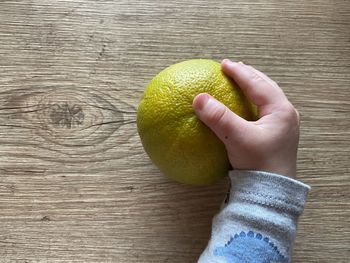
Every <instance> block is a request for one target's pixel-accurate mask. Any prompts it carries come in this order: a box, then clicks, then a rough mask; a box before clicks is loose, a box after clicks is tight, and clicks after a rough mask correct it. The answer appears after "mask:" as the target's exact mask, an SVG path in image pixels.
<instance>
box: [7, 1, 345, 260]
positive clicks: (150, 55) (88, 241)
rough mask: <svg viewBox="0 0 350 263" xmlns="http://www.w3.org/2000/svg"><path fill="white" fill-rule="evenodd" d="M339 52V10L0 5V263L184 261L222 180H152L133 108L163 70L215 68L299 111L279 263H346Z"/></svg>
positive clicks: (325, 4) (201, 243) (335, 4)
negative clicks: (227, 69) (243, 70)
mask: <svg viewBox="0 0 350 263" xmlns="http://www.w3.org/2000/svg"><path fill="white" fill-rule="evenodd" d="M349 54H350V4H349V2H348V1H347V0H333V1H326V0H309V1H301V0H297V1H274V0H261V1H260V0H259V1H254V2H253V1H242V0H238V1H229V0H223V1H219V2H217V1H211V0H202V1H199V0H192V1H184V0H176V1H168V0H163V1H151V0H149V1H148V0H143V1H127V0H121V1H107V0H103V1H102V0H101V1H88V0H78V1H68V0H53V1H44V0H30V1H29V0H28V1H26V0H22V1H15V0H11V1H10V0H5V1H4V0H2V1H1V2H0V262H152V263H157V262H182V263H183V262H195V261H196V259H197V257H198V255H199V254H200V252H201V251H202V250H203V248H204V247H205V245H206V242H207V240H208V238H209V233H210V224H211V219H212V216H213V215H214V214H215V213H216V212H217V211H218V208H219V206H220V204H221V200H222V198H223V196H224V193H225V191H226V190H227V182H226V181H222V182H220V183H218V184H216V185H213V186H207V187H199V188H193V187H188V186H183V185H179V184H177V183H174V182H170V181H168V180H167V179H166V178H164V177H163V176H162V175H161V174H160V173H159V171H158V170H157V169H156V168H155V167H154V166H153V165H152V164H151V162H150V160H149V159H148V158H147V156H146V154H145V153H144V151H143V148H142V146H141V144H140V141H139V138H138V136H137V132H136V125H135V116H136V108H137V104H138V101H139V99H140V96H141V94H142V92H143V89H144V87H145V85H146V84H147V82H148V81H149V80H150V79H151V78H152V76H153V75H154V74H156V73H157V72H159V71H160V70H161V69H163V68H164V67H166V66H168V65H170V64H173V63H175V62H178V61H181V60H185V59H189V58H211V59H216V60H220V59H222V58H225V57H229V58H232V59H235V60H242V61H245V62H246V63H249V64H252V65H254V66H256V67H257V68H259V69H261V70H262V71H264V72H266V73H267V74H268V75H270V76H271V77H272V78H273V79H275V80H276V81H277V82H278V83H279V84H280V85H281V86H282V87H283V89H284V90H285V92H286V93H287V95H288V97H289V98H290V100H291V101H292V102H293V104H294V105H295V106H296V107H297V108H298V110H299V111H300V113H301V117H302V128H301V141H300V151H299V163H298V164H299V179H301V180H303V181H304V182H306V183H308V184H311V186H312V187H313V188H312V191H311V194H310V198H309V201H308V204H307V207H306V210H305V213H304V215H303V216H302V218H301V220H300V223H299V232H298V237H297V241H296V245H295V252H294V261H293V262H344V263H345V262H348V260H349V258H350V249H349V248H350V220H349V218H350V201H349V200H350V193H349V192H350V191H349V189H350V179H349V176H350V158H349V157H350V132H349V129H350V121H349V116H350V91H349V87H350V55H349Z"/></svg>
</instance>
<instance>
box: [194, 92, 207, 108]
mask: <svg viewBox="0 0 350 263" xmlns="http://www.w3.org/2000/svg"><path fill="white" fill-rule="evenodd" d="M209 100H210V96H209V95H208V94H206V93H201V94H199V95H197V96H196V97H195V99H194V103H193V107H194V109H195V110H196V111H202V110H203V109H204V107H205V106H206V104H207V103H208V101H209Z"/></svg>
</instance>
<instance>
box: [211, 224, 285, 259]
mask: <svg viewBox="0 0 350 263" xmlns="http://www.w3.org/2000/svg"><path fill="white" fill-rule="evenodd" d="M214 255H215V256H218V257H224V258H225V259H226V263H242V262H250V263H286V262H288V261H289V260H288V257H286V256H284V255H282V253H281V252H280V251H279V250H278V248H277V246H275V245H274V243H273V242H271V241H270V239H269V238H268V237H263V235H261V234H260V233H257V234H255V233H254V232H253V231H249V232H248V233H245V232H244V231H242V232H241V233H239V234H235V235H234V236H233V237H231V238H230V240H229V241H228V242H227V243H226V244H225V246H223V247H217V248H216V249H215V250H214Z"/></svg>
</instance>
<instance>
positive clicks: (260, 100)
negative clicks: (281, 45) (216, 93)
mask: <svg viewBox="0 0 350 263" xmlns="http://www.w3.org/2000/svg"><path fill="white" fill-rule="evenodd" d="M221 66H222V70H223V71H224V72H225V73H226V75H228V76H229V77H231V78H232V79H233V80H234V81H235V82H236V83H237V84H238V86H239V87H240V88H241V90H242V91H243V93H244V94H245V95H246V96H247V97H248V98H249V99H250V100H251V101H252V102H253V103H254V104H255V105H256V106H257V107H258V111H259V119H258V120H257V121H246V120H244V119H243V118H241V117H239V116H238V115H236V114H235V113H233V112H232V111H231V110H229V109H228V108H227V107H226V106H225V105H223V104H222V103H220V102H219V101H217V100H215V99H214V98H213V97H211V96H210V95H208V94H206V93H201V94H199V95H197V96H196V97H195V98H194V100H193V105H192V106H193V108H194V110H195V112H196V114H197V116H198V117H199V118H200V119H201V120H202V121H203V122H204V123H205V124H206V125H207V126H208V127H209V128H210V129H211V130H212V131H213V132H214V133H215V134H216V135H217V136H218V137H219V138H220V140H221V141H222V142H223V143H224V144H225V146H226V150H227V154H228V158H229V160H230V162H231V165H232V167H233V168H234V169H239V170H259V171H266V172H272V173H278V174H281V175H285V176H289V177H291V178H295V176H296V160H297V149H298V142H299V114H298V112H297V111H296V110H295V108H294V107H293V105H292V104H291V103H290V102H289V101H288V99H287V98H286V96H285V94H284V93H283V91H282V89H281V88H280V87H279V86H278V85H277V84H276V82H274V81H273V80H271V79H270V78H269V77H267V76H266V75H265V74H264V73H262V72H260V71H258V70H256V69H254V68H253V67H251V66H248V65H244V64H243V63H242V62H239V63H236V62H232V61H230V60H227V59H225V60H223V61H222V63H221Z"/></svg>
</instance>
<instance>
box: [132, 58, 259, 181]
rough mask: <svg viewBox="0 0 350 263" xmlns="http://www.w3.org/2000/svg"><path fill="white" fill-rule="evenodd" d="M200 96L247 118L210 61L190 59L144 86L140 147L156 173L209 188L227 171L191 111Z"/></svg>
mask: <svg viewBox="0 0 350 263" xmlns="http://www.w3.org/2000/svg"><path fill="white" fill-rule="evenodd" d="M203 92H206V93H208V94H210V95H211V96H213V97H214V98H216V99H217V100H219V101H221V102H222V103H224V104H225V105H226V106H228V107H229V108H230V109H231V110H232V111H233V112H235V113H236V114H238V115H240V116H241V117H243V118H245V119H247V120H255V119H256V117H257V116H256V110H255V108H254V106H253V105H252V104H251V103H250V102H249V101H248V100H247V99H246V98H245V97H244V95H243V93H242V92H241V91H240V90H239V88H237V87H236V86H235V84H234V82H233V81H232V80H231V79H229V78H228V77H227V76H226V75H225V74H224V73H223V72H222V71H221V66H220V64H219V63H217V62H215V61H213V60H206V59H194V60H188V61H184V62H181V63H178V64H175V65H172V66H170V67H168V68H166V69H164V70H163V71H161V72H160V73H159V74H158V75H157V76H155V77H154V78H153V79H152V80H151V82H150V83H149V84H148V86H147V88H146V90H145V92H144V94H143V97H142V99H141V102H140V105H139V107H138V112H137V127H138V132H139V135H140V138H141V141H142V144H143V147H144V149H145V151H146V152H147V154H148V155H149V157H150V158H151V160H152V161H153V162H154V163H155V164H156V166H158V168H159V169H160V170H161V172H162V173H164V174H165V175H167V176H169V177H170V178H172V179H174V180H176V181H179V182H182V183H187V184H209V183H212V182H214V181H216V180H218V179H220V178H222V177H224V176H225V175H226V174H227V172H228V170H229V169H230V164H229V161H228V157H227V153H226V149H225V146H224V144H223V143H222V142H221V141H220V140H219V139H218V138H217V136H216V135H215V134H214V133H213V132H212V131H211V130H210V129H209V128H208V127H207V126H206V125H204V124H203V123H202V122H201V121H200V120H199V119H198V118H197V116H196V115H195V112H194V110H193V109H192V101H193V99H194V97H195V96H196V95H198V94H199V93H203Z"/></svg>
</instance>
